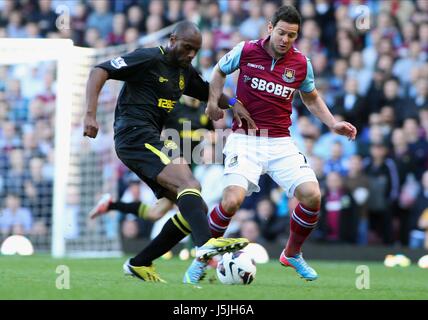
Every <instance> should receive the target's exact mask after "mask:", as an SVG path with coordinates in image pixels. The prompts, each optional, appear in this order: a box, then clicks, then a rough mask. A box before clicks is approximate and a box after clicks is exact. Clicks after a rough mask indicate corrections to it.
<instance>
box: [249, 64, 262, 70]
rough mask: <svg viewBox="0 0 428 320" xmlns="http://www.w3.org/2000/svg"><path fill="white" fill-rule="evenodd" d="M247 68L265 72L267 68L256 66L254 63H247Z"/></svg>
mask: <svg viewBox="0 0 428 320" xmlns="http://www.w3.org/2000/svg"><path fill="white" fill-rule="evenodd" d="M247 66H248V67H250V68H255V69H259V70H264V69H265V67H263V66H261V65H259V64H254V63H250V62H248V63H247Z"/></svg>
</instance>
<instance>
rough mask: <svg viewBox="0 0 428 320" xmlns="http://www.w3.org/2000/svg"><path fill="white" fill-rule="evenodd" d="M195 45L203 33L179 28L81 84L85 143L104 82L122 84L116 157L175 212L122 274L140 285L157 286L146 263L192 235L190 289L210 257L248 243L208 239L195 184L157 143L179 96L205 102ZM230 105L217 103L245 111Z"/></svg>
mask: <svg viewBox="0 0 428 320" xmlns="http://www.w3.org/2000/svg"><path fill="white" fill-rule="evenodd" d="M201 43H202V37H201V33H200V31H199V29H198V28H197V27H196V25H194V24H193V23H191V22H187V21H183V22H180V23H178V24H177V26H176V27H175V29H174V31H173V33H172V34H171V36H170V39H169V44H168V47H167V48H162V47H157V48H144V49H137V50H135V51H134V52H132V53H129V54H126V55H124V56H122V57H117V58H115V59H112V60H111V61H106V62H104V63H101V64H99V65H97V66H96V67H95V68H93V70H92V71H91V73H90V75H89V79H88V82H87V88H86V95H87V112H86V115H85V118H84V133H83V134H84V135H85V136H88V137H90V138H95V137H96V136H97V132H98V128H99V127H98V123H97V121H96V110H97V101H98V96H99V94H100V91H101V89H102V87H103V86H104V84H105V82H106V81H107V80H108V79H115V80H122V81H124V82H125V83H124V86H123V88H122V90H121V92H120V95H119V98H118V102H117V106H116V111H115V122H114V131H115V135H114V142H115V149H116V153H117V155H118V157H119V159H120V160H121V161H122V162H123V163H124V164H125V165H126V166H127V167H128V168H129V169H130V170H131V171H133V172H134V173H135V174H137V175H138V176H139V177H140V178H141V179H142V180H143V181H145V182H146V184H147V185H148V186H149V187H150V188H151V189H152V190H153V192H154V193H155V195H156V196H157V197H158V198H162V197H166V198H168V199H170V200H172V201H174V202H175V203H176V204H177V206H178V208H179V210H180V212H179V213H178V214H177V215H176V216H174V217H173V218H171V219H170V220H169V221H167V223H166V224H165V225H164V227H163V229H162V231H161V233H160V234H159V235H158V237H156V238H155V239H153V240H152V241H151V242H150V243H149V245H148V246H147V247H146V248H145V249H143V251H142V252H140V253H139V254H138V255H137V256H135V257H134V258H132V259H130V260H129V261H127V262H126V263H125V264H124V270H125V272H126V273H128V274H131V275H134V276H136V277H138V278H140V279H142V280H145V281H157V282H158V281H163V280H162V279H161V278H160V277H159V275H158V274H157V272H156V271H155V269H154V267H153V264H152V261H153V260H154V259H156V258H158V257H160V256H161V255H163V254H164V253H166V252H167V251H169V250H170V249H171V248H172V247H173V246H174V245H175V244H176V243H178V241H180V240H181V239H182V238H183V237H184V236H185V235H187V234H189V233H190V232H191V233H192V236H193V240H194V243H195V245H196V246H197V248H196V259H195V260H194V261H193V263H192V264H191V266H190V267H189V269H188V270H187V272H186V274H185V282H188V283H197V282H198V281H199V279H200V278H201V277H202V274H203V272H204V265H205V261H206V260H208V259H209V258H211V257H212V256H214V255H217V254H219V253H220V254H221V253H224V252H233V251H236V250H238V249H240V248H243V247H244V246H246V245H247V244H248V240H246V239H215V238H211V232H210V229H209V227H208V223H207V217H206V213H207V210H208V209H207V207H206V204H205V202H204V201H203V199H202V197H201V193H200V184H199V183H198V181H196V180H195V178H194V177H193V175H192V173H191V171H190V169H189V166H188V164H187V162H186V161H185V160H184V159H183V157H181V156H178V157H176V158H173V159H170V158H169V157H168V156H167V154H166V153H164V152H163V149H164V147H167V146H166V143H165V142H164V141H162V140H161V138H160V134H161V130H162V128H163V125H164V123H165V119H166V117H167V115H168V113H169V111H171V110H172V109H173V108H174V106H175V104H176V102H177V100H178V99H179V98H180V97H181V95H182V94H186V95H189V96H191V97H194V98H197V99H199V100H202V101H207V100H208V91H209V84H208V83H207V82H205V81H203V80H202V78H201V77H200V75H199V74H198V73H197V72H196V70H195V69H194V68H193V67H192V65H191V61H192V60H193V58H194V57H195V55H196V54H197V52H198V50H199V49H200V47H201ZM229 100H230V99H228V97H226V96H224V95H221V97H220V101H217V102H218V103H219V104H220V105H221V106H222V107H223V108H228V107H229V106H230V103H232V104H233V105H234V108H235V111H234V112H237V111H236V110H239V109H240V110H244V111H243V117H245V112H246V111H245V108H244V107H243V106H242V105H240V103H235V101H232V102H231V101H229ZM247 114H248V113H247ZM249 121H250V122H251V120H249Z"/></svg>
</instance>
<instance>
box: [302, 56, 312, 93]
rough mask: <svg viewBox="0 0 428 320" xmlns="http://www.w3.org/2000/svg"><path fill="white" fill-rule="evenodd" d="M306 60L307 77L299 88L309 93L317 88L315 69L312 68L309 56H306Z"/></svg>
mask: <svg viewBox="0 0 428 320" xmlns="http://www.w3.org/2000/svg"><path fill="white" fill-rule="evenodd" d="M306 61H307V62H308V66H307V68H308V71H307V72H306V78H305V80H304V81H303V82H302V84H301V85H300V88H299V90H300V91H303V92H306V93H309V92H312V91H314V90H315V80H314V69H313V68H312V63H311V61H310V60H309V59H308V58H306Z"/></svg>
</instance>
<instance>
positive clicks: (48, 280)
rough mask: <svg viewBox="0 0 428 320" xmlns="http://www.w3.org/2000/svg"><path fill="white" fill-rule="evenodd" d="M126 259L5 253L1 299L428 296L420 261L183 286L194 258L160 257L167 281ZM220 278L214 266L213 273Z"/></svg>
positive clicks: (0, 259) (261, 270)
mask: <svg viewBox="0 0 428 320" xmlns="http://www.w3.org/2000/svg"><path fill="white" fill-rule="evenodd" d="M124 260H125V258H123V259H58V260H56V259H52V258H50V257H48V256H42V255H36V256H31V257H16V256H12V257H6V256H0V281H1V284H0V299H6V300H9V299H55V300H68V299H74V300H76V299H77V300H79V299H95V300H97V299H142V300H151V299H156V300H188V299H197V300H263V299H266V300H293V299H335V300H338V299H340V300H342V299H358V300H360V299H370V300H371V299H389V300H391V299H428V270H427V269H420V268H418V267H417V266H416V265H415V264H414V263H413V264H412V265H411V266H410V267H408V268H397V267H396V268H386V267H384V266H383V264H382V263H380V262H379V263H367V262H366V263H365V262H333V261H331V262H325V261H311V260H308V261H309V262H310V263H311V265H312V266H313V267H314V268H315V269H316V270H317V272H318V273H319V275H320V278H319V279H318V280H317V281H314V282H306V281H304V280H302V279H300V278H299V277H298V276H297V274H296V273H295V271H294V270H292V269H289V268H284V267H282V266H281V265H280V264H279V263H278V262H276V261H271V262H269V263H267V264H259V265H257V275H256V279H255V281H254V282H253V283H252V284H250V285H248V286H226V285H222V284H221V283H219V281H218V280H216V281H213V282H211V283H210V282H209V281H207V280H204V281H203V282H202V283H201V288H196V287H193V286H191V285H183V284H182V283H181V279H182V276H183V273H184V271H185V269H186V268H187V266H188V265H189V263H190V261H180V260H178V259H172V260H169V261H165V260H159V261H158V262H157V264H156V266H157V270H158V272H159V273H160V275H161V276H162V277H163V278H164V279H165V280H167V281H168V283H167V284H157V283H146V282H143V281H141V280H138V279H136V278H132V277H125V276H124V275H123V273H122V263H123V261H124ZM59 265H65V266H67V267H68V268H69V270H70V288H69V289H62V290H60V289H57V287H56V283H57V282H61V281H59V280H57V278H58V277H60V276H61V274H58V273H56V270H57V267H58V266H59ZM358 265H367V266H368V267H369V272H370V275H369V279H370V280H369V285H370V288H369V289H365V290H358V289H357V288H356V282H357V281H358V277H359V276H361V274H360V273H357V272H356V269H357V266H358ZM214 277H215V270H209V272H208V278H214Z"/></svg>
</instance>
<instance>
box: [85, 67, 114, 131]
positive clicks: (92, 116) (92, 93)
mask: <svg viewBox="0 0 428 320" xmlns="http://www.w3.org/2000/svg"><path fill="white" fill-rule="evenodd" d="M107 80H108V73H107V71H105V70H104V69H101V68H93V69H92V70H91V73H90V74H89V79H88V82H87V84H86V107H87V109H86V114H85V118H84V120H83V136H88V137H90V138H95V137H96V136H97V134H98V129H99V126H98V123H97V106H98V97H99V95H100V92H101V89H102V88H103V86H104V84H105V82H106V81H107Z"/></svg>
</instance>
